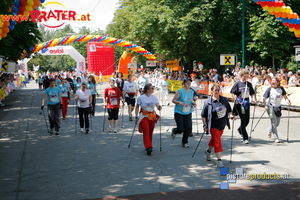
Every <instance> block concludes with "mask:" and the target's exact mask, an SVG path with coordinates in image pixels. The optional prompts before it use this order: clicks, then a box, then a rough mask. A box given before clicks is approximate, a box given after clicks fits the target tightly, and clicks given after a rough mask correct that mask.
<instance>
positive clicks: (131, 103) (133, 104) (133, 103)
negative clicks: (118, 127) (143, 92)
mask: <svg viewBox="0 0 300 200" xmlns="http://www.w3.org/2000/svg"><path fill="white" fill-rule="evenodd" d="M125 101H126V103H127V105H131V106H133V107H134V106H135V98H132V99H131V98H129V97H125Z"/></svg>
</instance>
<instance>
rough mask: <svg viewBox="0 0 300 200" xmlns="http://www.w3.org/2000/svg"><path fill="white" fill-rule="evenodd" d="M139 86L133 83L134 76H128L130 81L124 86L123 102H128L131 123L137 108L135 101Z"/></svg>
mask: <svg viewBox="0 0 300 200" xmlns="http://www.w3.org/2000/svg"><path fill="white" fill-rule="evenodd" d="M138 90H139V88H138V86H137V84H136V82H134V81H132V75H131V74H129V75H128V81H127V82H126V83H125V84H124V87H123V94H122V95H123V101H126V103H127V105H128V115H129V121H132V114H131V113H132V112H133V110H134V107H135V99H136V97H137V94H138Z"/></svg>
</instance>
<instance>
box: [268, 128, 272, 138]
mask: <svg viewBox="0 0 300 200" xmlns="http://www.w3.org/2000/svg"><path fill="white" fill-rule="evenodd" d="M267 130H268V137H269V138H271V134H272V131H271V130H270V129H269V128H267Z"/></svg>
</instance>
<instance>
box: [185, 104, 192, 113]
mask: <svg viewBox="0 0 300 200" xmlns="http://www.w3.org/2000/svg"><path fill="white" fill-rule="evenodd" d="M190 110H191V104H184V106H183V112H184V113H188V112H190Z"/></svg>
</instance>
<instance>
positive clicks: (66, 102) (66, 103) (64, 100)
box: [61, 97, 69, 119]
mask: <svg viewBox="0 0 300 200" xmlns="http://www.w3.org/2000/svg"><path fill="white" fill-rule="evenodd" d="M68 100H69V98H68V97H62V101H63V102H62V103H63V107H62V109H61V112H62V116H63V118H64V119H65V118H66V115H67V112H68Z"/></svg>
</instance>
